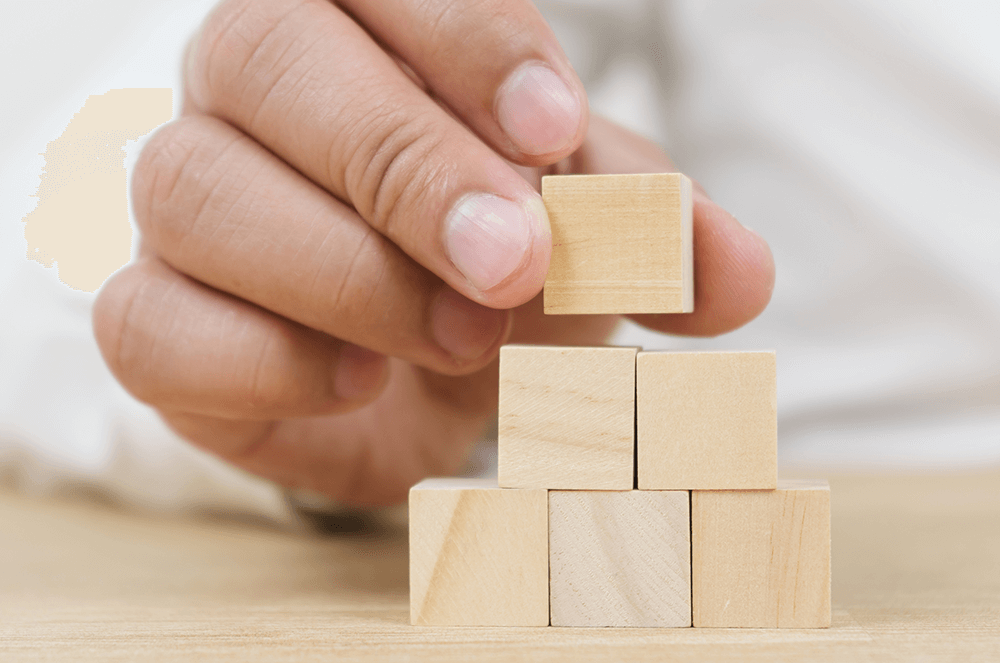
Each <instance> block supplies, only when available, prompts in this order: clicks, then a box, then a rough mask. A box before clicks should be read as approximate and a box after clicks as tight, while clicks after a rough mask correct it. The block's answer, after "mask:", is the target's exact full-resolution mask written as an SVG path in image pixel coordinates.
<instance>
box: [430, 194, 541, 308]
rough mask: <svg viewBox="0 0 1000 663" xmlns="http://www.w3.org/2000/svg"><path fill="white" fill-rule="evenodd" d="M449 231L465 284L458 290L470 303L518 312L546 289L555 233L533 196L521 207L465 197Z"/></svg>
mask: <svg viewBox="0 0 1000 663" xmlns="http://www.w3.org/2000/svg"><path fill="white" fill-rule="evenodd" d="M445 226H446V235H445V245H446V248H447V252H448V257H449V259H450V260H451V263H452V264H453V265H454V266H455V267H456V268H457V269H458V271H459V272H460V273H461V274H462V276H464V277H465V279H466V284H465V286H466V287H465V288H459V290H461V291H462V292H463V293H464V294H466V295H467V296H468V297H469V298H470V299H473V300H474V301H476V302H478V303H480V304H482V305H484V306H489V307H490V308H499V309H508V308H514V307H516V306H520V305H521V304H524V303H525V302H528V301H531V299H533V298H534V297H535V296H536V295H537V294H538V293H539V292H540V291H541V289H542V287H543V286H544V285H545V274H546V273H547V272H548V268H549V259H550V257H551V254H552V229H551V227H550V225H549V217H548V213H547V212H546V211H545V206H544V204H542V199H541V197H540V196H539V195H538V194H537V193H535V192H534V191H531V192H528V193H526V194H524V195H523V196H522V198H521V200H520V201H519V202H513V201H511V200H508V199H506V198H502V197H500V196H496V195H493V194H471V195H467V196H464V197H463V198H462V199H460V200H459V202H458V203H457V204H456V205H455V207H454V208H453V210H452V212H451V213H450V214H449V215H448V219H447V221H446V224H445Z"/></svg>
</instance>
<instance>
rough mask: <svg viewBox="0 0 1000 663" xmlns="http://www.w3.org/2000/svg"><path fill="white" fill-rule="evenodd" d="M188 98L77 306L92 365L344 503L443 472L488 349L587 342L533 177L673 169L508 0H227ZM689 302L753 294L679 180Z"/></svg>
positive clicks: (725, 317)
mask: <svg viewBox="0 0 1000 663" xmlns="http://www.w3.org/2000/svg"><path fill="white" fill-rule="evenodd" d="M185 80H186V90H185V107H184V113H183V117H182V118H181V119H179V120H178V121H176V122H174V123H172V124H170V125H168V126H166V127H164V128H163V129H161V130H160V131H159V132H158V133H157V134H156V135H155V136H154V137H153V138H152V139H151V140H150V142H149V144H148V145H147V146H146V148H145V150H144V151H143V153H142V156H141V158H140V160H139V163H138V164H137V166H136V169H135V174H134V179H133V181H134V195H133V199H134V207H135V214H136V218H137V221H138V223H139V225H140V227H141V230H142V232H143V247H142V251H141V255H140V257H139V259H138V260H137V261H136V262H134V263H133V264H131V265H129V266H128V267H127V268H125V269H124V270H122V271H121V272H119V273H118V274H117V275H115V276H114V277H113V278H112V279H111V280H110V281H109V282H108V283H107V284H106V285H105V287H104V288H103V290H102V291H101V293H100V295H99V297H98V299H97V302H96V304H95V309H94V327H95V333H96V336H97V339H98V343H99V344H100V347H101V350H102V352H103V354H104V357H105V359H106V361H107V362H108V364H109V366H110V367H111V370H112V371H113V372H114V374H115V375H116V377H117V378H118V379H119V380H120V381H121V382H122V384H123V385H124V386H125V387H126V388H127V389H128V390H129V391H130V392H131V393H132V394H134V395H135V396H136V397H137V398H139V399H141V400H143V401H145V402H147V403H149V404H151V405H152V406H154V407H155V408H157V410H158V411H159V412H160V413H161V415H162V416H163V418H164V420H165V421H166V422H167V423H168V424H169V425H170V426H171V427H172V428H173V429H174V430H176V431H177V432H178V433H179V434H181V435H182V436H184V437H185V438H187V439H189V440H191V441H192V442H193V443H195V444H197V445H199V446H201V447H203V448H205V449H208V450H210V451H212V452H213V453H215V454H218V455H219V456H221V457H223V458H225V459H227V460H229V461H231V462H233V463H235V464H236V465H239V466H240V467H243V468H245V469H247V470H249V471H251V472H255V473H257V474H260V475H262V476H264V477H268V478H270V479H273V480H275V481H277V482H279V483H281V484H284V485H286V486H291V487H305V488H311V489H313V490H318V491H321V492H323V493H326V494H328V495H330V496H332V497H335V498H339V499H341V500H344V501H346V502H350V503H355V504H384V503H390V502H394V501H398V500H401V499H404V498H405V495H406V489H407V488H408V487H409V486H410V485H412V484H413V483H415V482H416V481H418V480H419V479H421V478H422V477H424V476H427V475H431V474H448V473H451V472H454V471H455V470H456V468H457V467H458V466H459V465H460V464H461V462H462V460H463V457H464V454H465V452H466V450H467V448H468V445H469V443H470V442H471V441H472V440H474V439H475V437H476V436H477V435H478V434H479V433H480V432H481V431H482V429H483V426H484V424H485V422H486V420H487V418H488V417H489V415H490V414H491V413H492V411H493V410H494V409H495V407H496V398H497V393H496V389H497V361H496V357H497V353H498V350H499V347H500V345H501V344H502V343H504V342H506V341H507V340H508V339H510V340H516V341H520V342H535V343H560V344H596V343H600V342H602V341H603V340H604V339H605V338H606V337H607V335H608V334H609V333H610V331H611V330H612V328H613V327H614V325H615V324H616V321H617V320H616V318H614V317H611V316H587V317H580V318H575V317H572V316H550V317H546V316H543V315H542V313H541V305H540V298H539V297H538V294H539V292H540V290H541V287H542V285H543V282H544V279H545V271H546V269H547V267H548V260H549V252H550V247H551V236H550V231H549V227H548V219H547V217H546V215H545V212H544V208H543V207H542V205H541V202H540V198H539V196H538V194H537V193H536V189H537V185H538V182H539V179H540V177H541V175H542V174H543V169H547V170H545V171H544V172H556V171H558V172H591V173H601V172H653V171H664V170H673V165H672V164H671V163H670V162H669V160H668V159H667V158H666V156H665V155H663V154H662V153H661V152H660V151H659V150H658V149H656V148H655V147H654V146H652V145H650V144H649V143H648V142H646V141H644V140H642V139H639V138H638V137H636V136H634V135H631V134H629V133H627V132H625V131H624V130H622V129H619V128H617V127H614V126H613V125H611V124H610V123H607V122H605V121H602V120H598V119H595V121H593V122H590V123H589V129H588V117H587V107H586V98H585V95H584V92H583V89H582V87H581V85H580V82H579V81H578V79H577V78H576V75H575V74H574V73H573V71H572V69H571V68H570V66H569V64H568V63H567V61H566V58H565V56H564V55H563V53H562V51H561V50H560V48H559V46H558V44H557V43H556V40H555V38H554V37H553V35H552V33H551V31H550V30H549V28H548V27H547V26H546V24H545V23H544V21H543V20H542V18H541V17H540V16H539V14H538V13H537V11H536V10H535V9H534V7H533V6H532V5H531V4H530V3H529V2H527V0H461V1H457V2H456V1H455V0H431V1H427V0H380V1H379V2H370V1H368V0H340V1H339V2H338V3H337V4H336V5H334V4H331V3H328V2H323V1H320V0H258V1H256V2H255V1H252V0H229V1H227V2H224V3H223V4H222V5H221V6H220V7H219V8H218V9H217V10H216V11H215V12H214V13H213V14H212V15H211V16H210V17H209V18H208V20H207V21H206V24H205V26H204V28H203V30H202V33H201V35H200V36H199V37H197V38H196V39H195V40H194V41H193V43H192V46H191V48H190V52H189V57H188V58H187V64H186V72H185ZM694 210H695V265H696V273H695V277H696V279H697V283H698V287H697V289H696V292H697V295H696V297H697V300H696V312H695V313H694V314H690V315H662V316H639V317H638V318H637V319H639V320H640V322H641V323H643V324H646V325H648V326H650V327H652V328H655V329H659V330H663V331H669V332H675V333H683V334H701V335H712V334H719V333H722V332H724V331H727V330H730V329H733V328H735V327H737V326H739V325H741V324H743V323H745V322H747V321H748V320H750V319H752V318H753V317H754V316H756V315H757V314H758V313H759V312H760V311H761V310H762V309H763V308H764V306H765V305H766V304H767V301H768V299H769V297H770V290H771V286H772V283H773V277H774V272H773V264H772V261H771V255H770V252H769V250H768V248H767V245H766V244H765V243H764V242H763V240H761V239H760V238H759V237H757V236H756V235H755V234H753V233H751V232H749V231H747V230H745V229H743V228H742V226H740V225H739V224H738V223H737V222H736V221H735V219H733V218H732V217H731V216H730V215H728V214H727V213H726V212H724V211H723V210H722V209H721V208H719V207H718V206H717V205H715V204H713V203H712V202H711V201H709V200H708V198H707V197H706V196H704V194H703V192H699V194H698V195H697V197H696V202H695V207H694Z"/></svg>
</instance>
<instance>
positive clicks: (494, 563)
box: [410, 479, 830, 628]
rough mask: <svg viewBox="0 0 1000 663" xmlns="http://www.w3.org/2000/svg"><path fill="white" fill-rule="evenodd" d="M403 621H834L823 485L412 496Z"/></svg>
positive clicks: (462, 484) (477, 485)
mask: <svg viewBox="0 0 1000 663" xmlns="http://www.w3.org/2000/svg"><path fill="white" fill-rule="evenodd" d="M410 619H411V622H412V623H413V624H420V625H442V626H443V625H464V626H545V625H548V624H550V623H551V624H552V625H553V626H643V627H649V626H656V627H665V626H674V627H678V626H691V625H692V624H693V625H694V626H728V627H772V628H778V627H782V628H819V627H826V626H829V625H830V491H829V486H828V485H827V484H826V483H825V482H823V483H816V482H787V481H780V482H779V483H778V489H777V490H770V491H767V490H765V491H695V492H693V493H689V492H687V491H651V490H650V491H647V490H632V491H546V490H543V489H506V488H498V487H497V483H496V480H495V479H429V480H427V481H424V482H422V483H420V484H418V485H417V486H414V487H413V489H412V490H411V491H410Z"/></svg>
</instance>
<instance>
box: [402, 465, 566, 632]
mask: <svg viewBox="0 0 1000 663" xmlns="http://www.w3.org/2000/svg"><path fill="white" fill-rule="evenodd" d="M409 506H410V622H411V623H412V624H417V625H425V626H546V625H548V623H549V596H548V589H549V550H548V496H547V494H546V491H544V490H501V489H500V488H498V487H497V483H496V480H495V479H489V480H484V479H427V480H425V481H423V482H421V483H419V484H417V485H416V486H414V487H413V488H411V489H410V505H409Z"/></svg>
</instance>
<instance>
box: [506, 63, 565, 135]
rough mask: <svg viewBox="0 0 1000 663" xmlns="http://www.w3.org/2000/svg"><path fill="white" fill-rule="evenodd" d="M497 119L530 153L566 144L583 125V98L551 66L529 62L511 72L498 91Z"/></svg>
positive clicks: (508, 133)
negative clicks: (580, 98)
mask: <svg viewBox="0 0 1000 663" xmlns="http://www.w3.org/2000/svg"><path fill="white" fill-rule="evenodd" d="M496 114H497V122H499V123H500V127H501V128H502V129H503V130H504V132H505V133H506V134H507V136H508V137H509V138H510V139H511V140H512V141H513V142H514V144H515V145H517V147H518V148H519V149H520V150H521V151H522V152H524V153H526V154H548V153H550V152H556V151H558V150H561V149H562V148H564V147H566V145H567V144H568V143H569V142H570V141H572V140H573V137H574V136H576V132H577V129H579V127H580V120H581V111H580V100H579V99H578V98H577V96H576V94H574V93H573V91H572V90H571V89H570V88H569V86H568V85H566V83H564V82H563V80H562V78H560V77H559V75H558V74H556V72H554V71H552V70H551V69H550V68H549V67H547V66H545V65H543V64H539V63H529V64H527V65H525V66H523V67H521V68H520V69H518V70H516V71H515V72H514V73H513V74H511V75H510V76H509V77H508V78H507V80H506V81H504V83H503V85H501V86H500V90H499V92H498V93H497V107H496Z"/></svg>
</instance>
